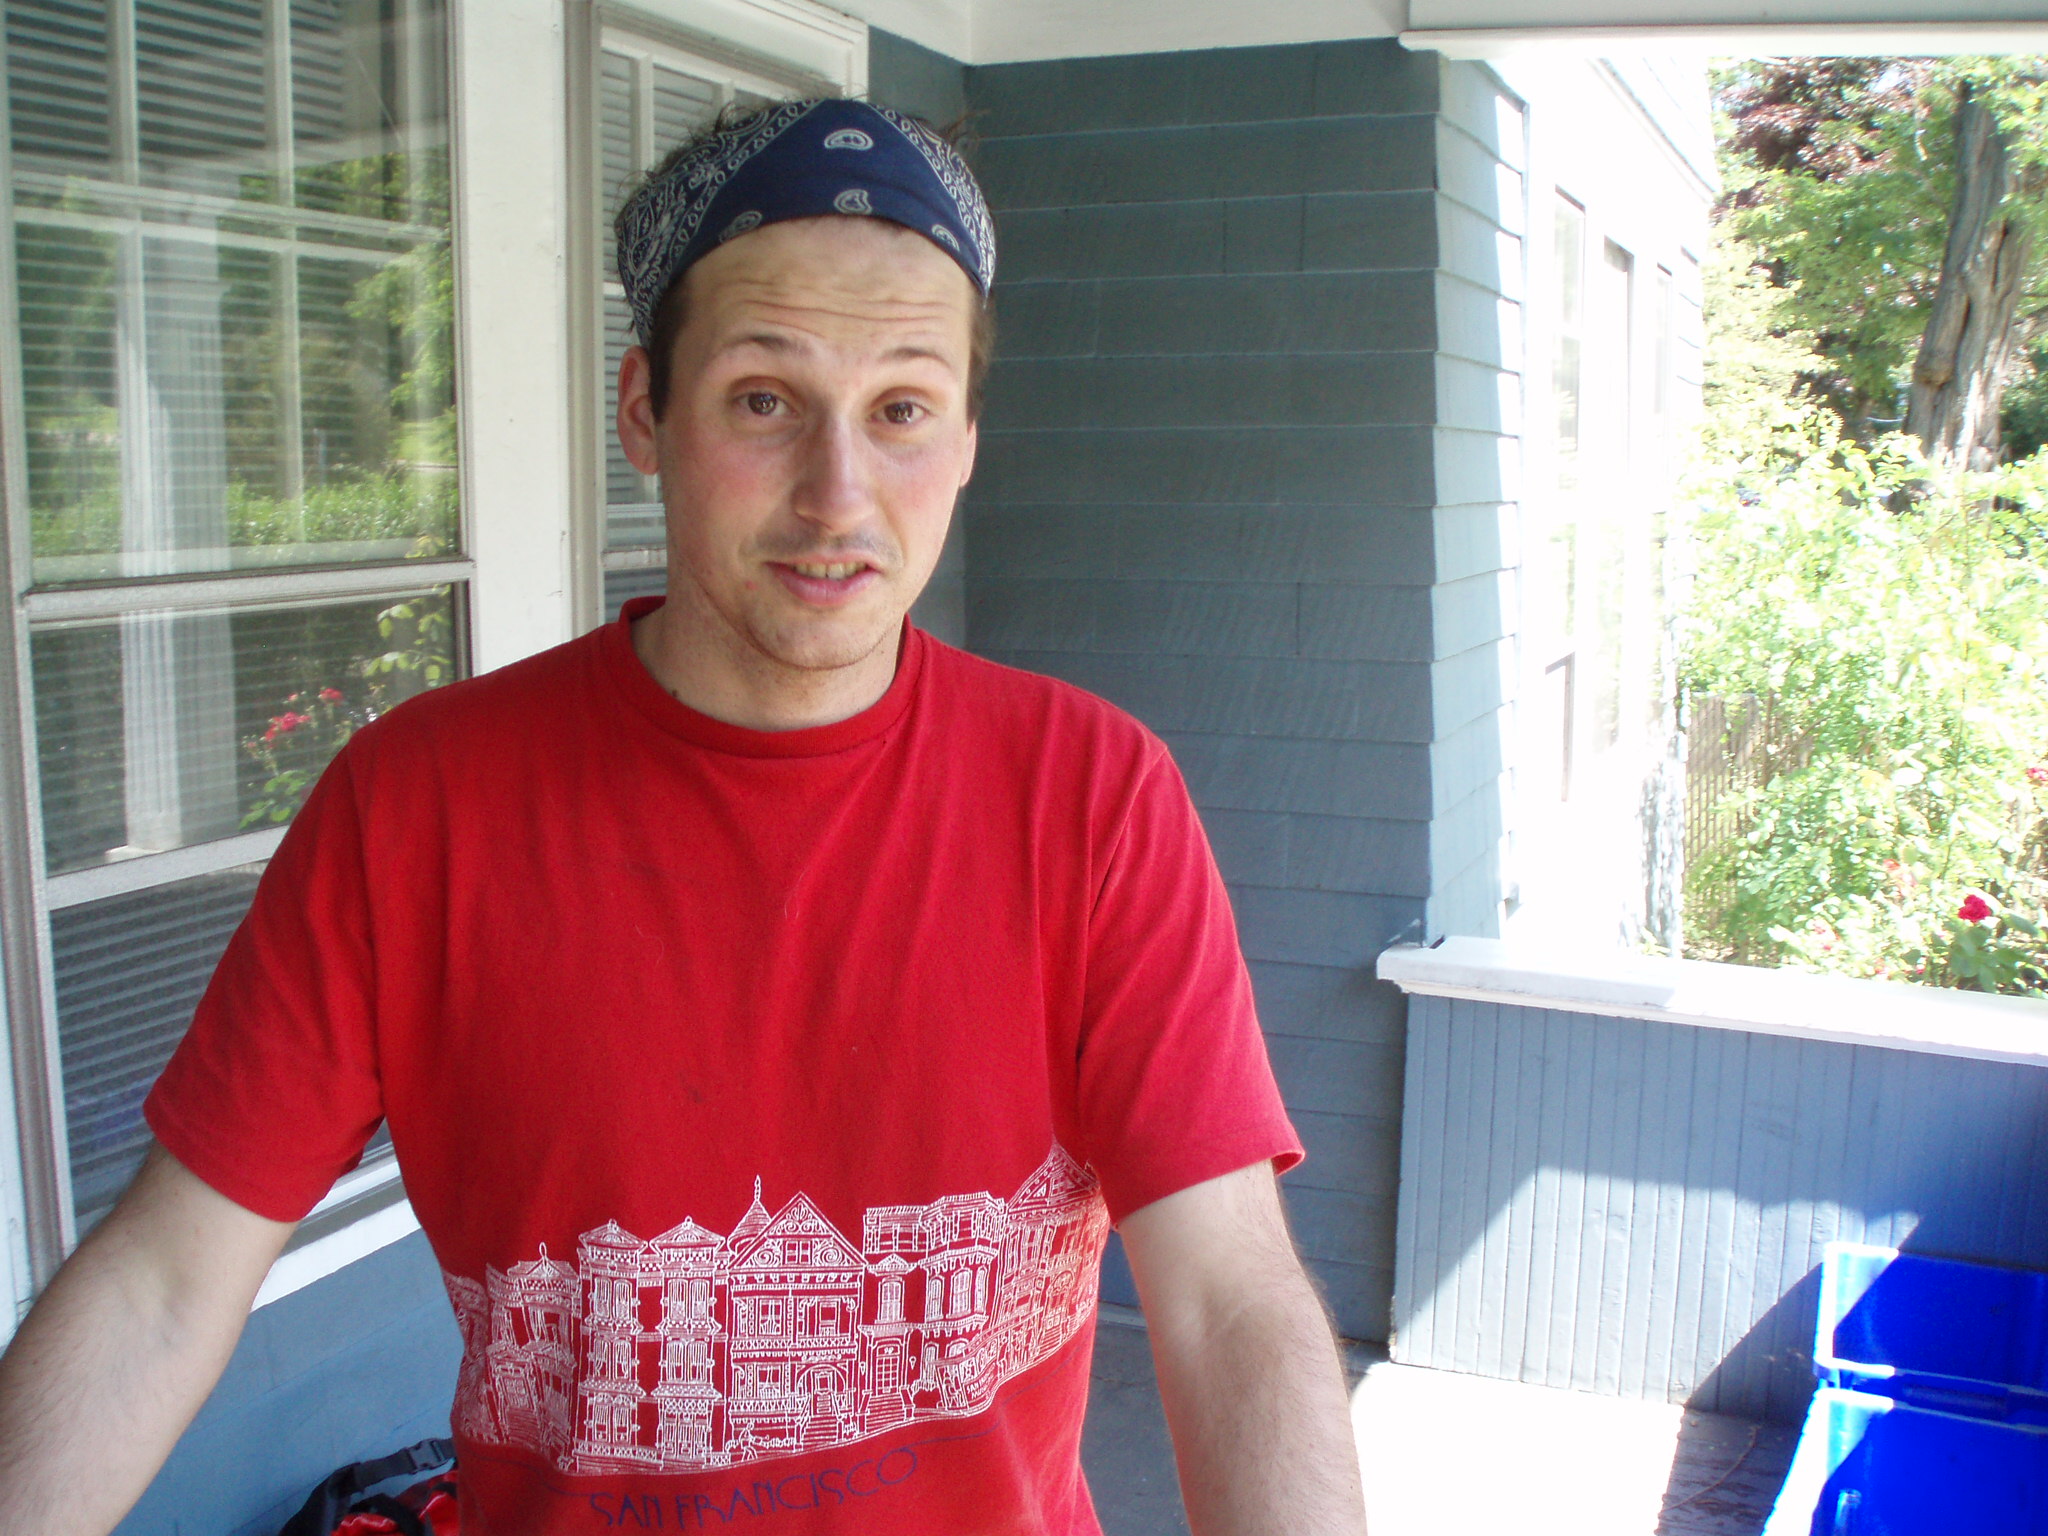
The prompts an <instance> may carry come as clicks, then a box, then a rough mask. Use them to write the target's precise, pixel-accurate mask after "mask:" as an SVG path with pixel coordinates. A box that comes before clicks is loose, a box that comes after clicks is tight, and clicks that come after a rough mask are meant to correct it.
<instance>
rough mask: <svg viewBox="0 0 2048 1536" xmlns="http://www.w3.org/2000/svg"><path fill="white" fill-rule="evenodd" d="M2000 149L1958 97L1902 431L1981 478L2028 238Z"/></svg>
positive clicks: (1931, 453) (1934, 455)
mask: <svg viewBox="0 0 2048 1536" xmlns="http://www.w3.org/2000/svg"><path fill="white" fill-rule="evenodd" d="M2011 190H2012V178H2011V174H2010V171H2009V170H2008V168H2007V165H2006V158H2005V141H2004V139H2003V138H2002V137H2001V136H2000V134H1999V131H1998V124H1997V123H1996V121H1995V120H1994V119H1993V118H1992V115H1991V113H1990V111H1989V110H1987V109H1986V108H1985V107H1984V106H1983V105H1982V104H1981V103H1979V102H1977V101H1975V100H1973V99H1972V98H1971V96H1970V93H1969V88H1968V87H1967V86H1965V87H1964V90H1963V96H1962V101H1961V104H1960V106H1959V107H1958V109H1957V112H1956V198H1955V206H1954V208H1953V209H1952V210H1951V211H1950V213H1949V223H1948V248H1947V250H1946V251H1945V252H1944V253H1943V256H1942V262H1941V281H1940V283H1939V285H1938V286H1937V287H1936V289H1935V293H1934V309H1933V312H1932V313H1931V314H1929V316H1928V317H1927V329H1926V330H1925V331H1924V332H1923V333H1922V334H1921V337H1920V354H1919V356H1918V357H1917V358H1916V359H1915V360H1914V363H1913V394H1912V400H1911V403H1910V404H1909V405H1908V407H1907V410H1906V430H1907V431H1908V432H1910V433H1911V434H1912V435H1913V436H1915V437H1917V438H1919V439H1920V443H1921V446H1922V447H1923V448H1924V449H1925V450H1926V452H1927V456H1928V457H1929V458H1931V459H1934V460H1936V461H1937V462H1940V463H1944V464H1953V465H1960V466H1966V467H1968V468H1972V469H1988V468H1990V467H1991V466H1992V465H1994V464H1996V463H1997V462H1998V458H1999V439H2000V433H1999V419H1998V418H1999V408H2000V406H2001V404H2002V403H2003V401H2004V397H2005V384H2006V379H2007V377H2008V374H2009V372H2010V369H2011V366H2012V360H2013V354H2014V352H2015V350H2016V349H2017V346H2018V341H2019V333H2018V330H2017V328H2016V327H2015V325H2014V323H2013V321H2014V315H2015V313H2016V311H2017V309H2018V306H2019V298H2020V289H2021V287H2022V286H2023V285H2024V283H2025V281H2026V269H2027V257H2028V254H2029V250H2028V247H2029V244H2030V236H2029V234H2028V232H2027V231H2026V229H2024V228H2023V227H2022V226H2021V225H2020V224H2019V223H2018V222H2017V221H2016V220H2015V219H2013V217H2012V215H2011V212H2010V209H2009V206H2008V204H2007V195H2008V194H2009V193H2010V192H2011Z"/></svg>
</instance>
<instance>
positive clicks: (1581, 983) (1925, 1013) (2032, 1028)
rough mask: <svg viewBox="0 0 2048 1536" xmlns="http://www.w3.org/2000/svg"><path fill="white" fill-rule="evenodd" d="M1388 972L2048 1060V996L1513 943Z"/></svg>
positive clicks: (1439, 985) (1830, 1035)
mask: <svg viewBox="0 0 2048 1536" xmlns="http://www.w3.org/2000/svg"><path fill="white" fill-rule="evenodd" d="M1378 969H1379V977H1380V979H1381V980H1382V981H1391V982H1392V983H1394V985H1395V986H1397V987H1399V988H1400V989H1401V990H1402V991H1403V992H1406V993H1409V994H1411V995H1413V996H1419V997H1455V998H1466V999H1470V1000H1472V1001H1475V1002H1486V1003H1501V1004H1505V1005H1507V1006H1509V1007H1514V1008H1544V1009H1555V1010H1557V1011H1559V1012H1563V1013H1589V1014H1599V1015H1603V1016H1605V1017H1608V1018H1621V1019H1650V1020H1657V1021H1660V1022H1663V1023H1669V1024H1688V1025H1694V1026H1697V1027H1700V1028H1703V1029H1733V1030H1742V1031H1746V1032H1749V1033H1752V1034H1760V1035H1779V1036H1784V1037H1786V1038H1789V1039H1795V1040H1829V1041H1834V1042H1836V1043H1838V1044H1843V1045H1874V1046H1882V1047H1884V1048H1886V1049H1889V1050H1901V1051H1925V1052H1928V1053H1930V1054H1932V1055H1937V1056H1964V1057H1970V1058H1973V1059H1975V1060H1979V1061H2004V1062H2012V1063H2014V1064H2016V1065H2021V1066H2032V1067H2048V1002H2040V1001H2037V1000H2035V999H2033V998H2026V997H1993V996H1988V995H1986V994H1984V993H1981V992H1960V991H1956V990H1954V989H1952V988H1947V987H1921V986H1914V985H1912V984H1911V983H1909V982H1898V981H1863V980H1858V979H1855V978H1852V977H1846V976H1819V975H1813V974H1810V973H1808V972H1805V971H1786V970H1766V969H1763V968H1762V967H1757V966H1746V965H1721V964H1716V963H1714V962H1711V961H1706V960H1667V959H1662V958H1660V957H1657V956H1654V955H1637V954H1630V953H1627V952H1625V951H1621V950H1612V951H1609V950H1593V949H1588V950H1581V951H1576V952H1574V951H1560V950H1558V949H1556V948H1554V947H1552V946H1548V945H1545V946H1537V945H1531V944H1523V943H1516V942H1514V941H1511V940H1504V939H1468V938H1448V939H1444V940H1442V941H1441V942H1439V943H1438V944H1437V946H1436V947H1435V948H1433V949H1421V948H1417V947H1414V946H1408V945H1403V946H1398V947H1396V948H1394V949H1390V950H1387V951H1386V952H1385V953H1384V954H1382V955H1381V956H1380V958H1379V968H1378Z"/></svg>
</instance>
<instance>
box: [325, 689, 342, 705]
mask: <svg viewBox="0 0 2048 1536" xmlns="http://www.w3.org/2000/svg"><path fill="white" fill-rule="evenodd" d="M320 697H321V698H323V699H325V700H326V701H327V702H328V703H329V704H339V703H340V702H341V690H340V689H339V688H322V689H321V690H320Z"/></svg>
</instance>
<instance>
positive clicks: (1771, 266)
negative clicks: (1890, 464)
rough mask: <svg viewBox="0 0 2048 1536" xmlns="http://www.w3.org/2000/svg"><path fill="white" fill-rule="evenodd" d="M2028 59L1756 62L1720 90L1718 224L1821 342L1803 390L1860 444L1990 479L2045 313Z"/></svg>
mask: <svg viewBox="0 0 2048 1536" xmlns="http://www.w3.org/2000/svg"><path fill="white" fill-rule="evenodd" d="M2043 81H2044V65H2043V61H2041V60H2036V59H1957V60H1941V61H1932V60H1899V59H1832V60H1781V61H1773V62H1752V63H1745V64H1740V65H1735V66H1731V67H1729V68H1727V69H1725V70H1723V71H1722V72H1721V73H1720V74H1719V76H1718V77H1717V79H1716V95H1717V103H1718V106H1719V109H1720V112H1721V114H1722V124H1723V129H1724V133H1723V164H1722V169H1723V175H1724V181H1725V184H1726V187H1727V193H1726V198H1725V202H1724V209H1725V212H1726V214H1727V217H1728V219H1729V221H1730V222H1731V223H1732V227H1733V229H1734V231H1735V233H1737V234H1739V235H1740V236H1741V237H1742V238H1743V239H1745V240H1747V241H1748V242H1750V243H1751V244H1752V245H1754V246H1755V248H1756V249H1757V251H1758V252H1759V254H1760V259H1761V262H1762V265H1763V267H1764V269H1765V270H1766V271H1768V272H1769V274H1770V276H1771V279H1772V281H1773V282H1774V283H1775V284H1776V285H1777V286H1779V287H1781V288H1783V289H1784V290H1785V291H1786V292H1787V294H1788V295H1789V302H1788V319H1789V322H1790V323H1791V325H1793V326H1794V327H1796V328H1798V329H1800V330H1803V331H1806V332H1808V333H1810V334H1811V335H1812V337H1813V338H1814V357H1815V360H1814V362H1813V364H1812V365H1811V366H1810V367H1809V368H1808V369H1807V370H1805V374H1804V378H1803V386H1804V388H1805V389H1806V390H1807V391H1808V392H1809V393H1811V394H1813V395H1815V396H1816V397H1818V398H1819V399H1821V400H1823V401H1824V402H1825V403H1826V404H1828V405H1829V406H1830V407H1831V408H1832V409H1833V410H1834V411H1835V412H1836V414H1837V415H1838V416H1840V417H1841V419H1842V421H1843V422H1844V424H1845V425H1846V426H1847V427H1848V429H1849V430H1850V432H1851V433H1852V434H1853V435H1855V436H1856V437H1858V438H1860V439H1863V440H1866V441H1867V440H1868V439H1870V438H1871V437H1873V436H1875V435H1876V434H1878V433H1880V432H1882V431H1884V430H1886V429H1888V428H1890V427H1893V426H1897V425H1900V424H1901V423H1905V422H1906V421H1907V418H1908V417H1911V418H1912V420H1911V422H1910V428H1911V430H1912V431H1913V432H1914V435H1915V436H1917V437H1919V438H1920V439H1921V441H1922V444H1923V446H1924V447H1926V448H1927V449H1928V450H1929V451H1930V452H1931V453H1932V454H1933V455H1934V456H1935V457H1936V458H1938V459H1942V460H1945V461H1948V462H1959V463H1965V464H1974V465H1976V466H1978V467H1983V466H1984V465H1986V464H1988V463H1990V462H1993V461H1995V459H1996V458H1997V456H1998V453H1999V449H2000V443H2001V437H2002V432H2003V397H2004V392H2005V389H2006V386H2007V384H2008V383H2009V382H2011V380H2012V379H2013V378H2014V377H2015V376H2018V377H2021V378H2028V377H2031V374H2032V371H2033V366H2034V359H2033V354H2032V351H2031V348H2030V343H2031V340H2032V338H2033V334H2034V331H2035V329H2036V327H2037V326H2038V324H2039V322H2040V318H2041V313H2040V312H2041V309H2042V298H2043V295H2044V294H2048V239H2044V238H2042V236H2043V235H2044V234H2048V227H2044V226H2048V198H2044V195H2043V194H2044V192H2048V113H2044V111H2043V106H2044V84H2043Z"/></svg>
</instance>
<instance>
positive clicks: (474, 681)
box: [351, 632, 601, 760]
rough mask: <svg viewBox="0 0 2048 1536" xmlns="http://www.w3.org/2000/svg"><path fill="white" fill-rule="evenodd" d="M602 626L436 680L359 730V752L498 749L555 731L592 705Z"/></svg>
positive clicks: (402, 753) (356, 745) (486, 751)
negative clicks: (487, 667) (475, 671)
mask: <svg viewBox="0 0 2048 1536" xmlns="http://www.w3.org/2000/svg"><path fill="white" fill-rule="evenodd" d="M600 636H601V632H598V633H592V634H587V635H581V636H579V637H577V638H576V639H574V640H568V641H564V642H563V643H562V644H560V645H555V646H550V647H549V648H548V649H546V650H544V651H537V652H535V653H534V654H533V655H531V656H525V657H522V658H520V659H519V660H517V661H511V662H507V663H506V664H505V665H503V666H501V667H495V668H493V669H492V670H491V671H489V672H484V673H480V674H479V675H477V676H475V677H468V678H463V679H461V680H459V681H457V682H452V683H445V684H443V685H442V686H441V687H438V688H430V689H428V690H427V691H426V692H424V693H420V694H417V695H415V696H414V697H412V698H410V699H407V700H405V702H403V703H402V704H399V705H397V706H395V707H394V708H392V709H390V710H388V711H386V712H385V713H384V714H383V715H381V716H380V717H378V718H377V719H376V720H374V721H372V722H371V723H370V724H369V725H368V726H366V727H365V728H364V729H362V730H361V731H358V732H357V733H356V739H355V740H354V741H353V742H351V746H352V747H353V748H354V749H355V752H356V756H357V757H358V759H359V760H360V758H361V757H362V756H363V755H364V754H366V753H371V752H374V753H377V754H391V755H398V756H406V755H410V754H412V753H415V752H421V751H426V752H431V753H433V754H435V755H440V754H443V753H447V752H450V751H457V752H460V753H462V754H463V755H470V754H479V753H480V754H493V753H497V752H501V751H503V750H504V749H505V748H507V747H508V746H510V745H512V744H513V743H516V742H527V743H532V742H535V741H537V740H545V739H547V737H546V733H547V732H548V731H549V728H550V727H551V726H554V725H556V724H558V723H560V717H561V716H562V715H563V714H564V713H565V712H569V711H573V710H576V709H579V708H587V707H588V700H589V695H590V691H591V684H592V683H593V682H594V681H595V680H596V678H595V673H596V670H597V668H596V665H595V663H596V660H597V658H596V654H595V648H596V646H597V644H598V643H599V640H600Z"/></svg>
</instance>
